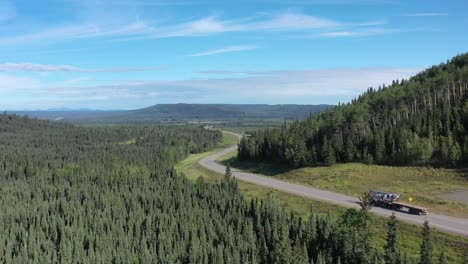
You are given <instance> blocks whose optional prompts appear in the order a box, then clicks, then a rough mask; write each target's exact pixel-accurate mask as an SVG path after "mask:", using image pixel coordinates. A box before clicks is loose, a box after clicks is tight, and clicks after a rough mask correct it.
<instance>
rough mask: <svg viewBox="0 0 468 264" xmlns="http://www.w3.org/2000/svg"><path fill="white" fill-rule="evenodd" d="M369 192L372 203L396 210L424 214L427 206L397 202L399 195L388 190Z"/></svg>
mask: <svg viewBox="0 0 468 264" xmlns="http://www.w3.org/2000/svg"><path fill="white" fill-rule="evenodd" d="M370 193H371V194H372V202H371V204H372V205H375V206H378V207H383V208H387V209H390V210H398V211H402V212H407V213H409V214H415V215H426V214H427V211H428V210H427V208H424V207H419V206H415V205H412V204H407V203H402V202H399V201H398V199H400V195H399V194H397V193H389V192H382V191H373V190H371V191H370Z"/></svg>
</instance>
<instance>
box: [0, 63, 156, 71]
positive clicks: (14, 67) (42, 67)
mask: <svg viewBox="0 0 468 264" xmlns="http://www.w3.org/2000/svg"><path fill="white" fill-rule="evenodd" d="M164 69H165V68H163V67H154V68H80V67H76V66H71V65H52V64H36V63H30V62H25V63H3V64H0V72H81V73H84V72H88V73H92V72H137V71H161V70H164Z"/></svg>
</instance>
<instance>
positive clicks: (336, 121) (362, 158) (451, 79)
mask: <svg viewBox="0 0 468 264" xmlns="http://www.w3.org/2000/svg"><path fill="white" fill-rule="evenodd" d="M238 158H239V159H241V160H253V161H265V162H277V163H283V164H287V165H288V166H290V167H294V168H296V167H303V166H313V165H331V164H333V163H335V162H365V163H377V164H390V165H425V164H430V165H435V166H447V167H449V166H466V164H468V53H466V54H462V55H459V56H456V57H454V58H453V59H451V60H450V61H447V62H446V63H442V64H440V65H438V66H433V67H431V68H429V69H427V70H425V71H423V72H421V73H419V74H417V75H416V76H414V77H412V78H410V79H409V80H401V81H398V80H397V81H394V82H393V83H392V84H391V85H390V86H385V85H383V86H381V87H379V88H377V89H373V88H369V89H368V91H367V92H366V93H364V94H362V95H361V96H359V97H358V98H356V99H354V100H352V102H350V103H346V104H342V105H339V106H337V107H335V108H333V109H331V110H329V111H326V112H323V113H321V114H318V115H312V116H310V117H309V118H307V119H306V120H304V121H298V122H295V123H293V124H292V125H289V126H286V125H285V126H282V127H281V128H279V129H266V130H261V131H257V132H254V133H252V135H251V137H248V138H244V139H243V140H242V141H241V143H240V145H239V152H238Z"/></svg>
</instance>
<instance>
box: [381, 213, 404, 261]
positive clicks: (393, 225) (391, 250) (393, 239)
mask: <svg viewBox="0 0 468 264" xmlns="http://www.w3.org/2000/svg"><path fill="white" fill-rule="evenodd" d="M397 225H398V223H397V221H396V216H395V214H392V216H391V217H390V220H388V231H387V244H385V248H384V249H385V263H386V264H399V263H401V255H400V254H401V253H400V245H399V242H398V226H397Z"/></svg>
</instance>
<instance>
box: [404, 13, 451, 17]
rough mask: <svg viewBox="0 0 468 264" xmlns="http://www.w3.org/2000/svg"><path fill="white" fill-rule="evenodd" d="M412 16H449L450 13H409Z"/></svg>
mask: <svg viewBox="0 0 468 264" xmlns="http://www.w3.org/2000/svg"><path fill="white" fill-rule="evenodd" d="M406 16H410V17H431V16H448V13H414V14H407V15H406Z"/></svg>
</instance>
